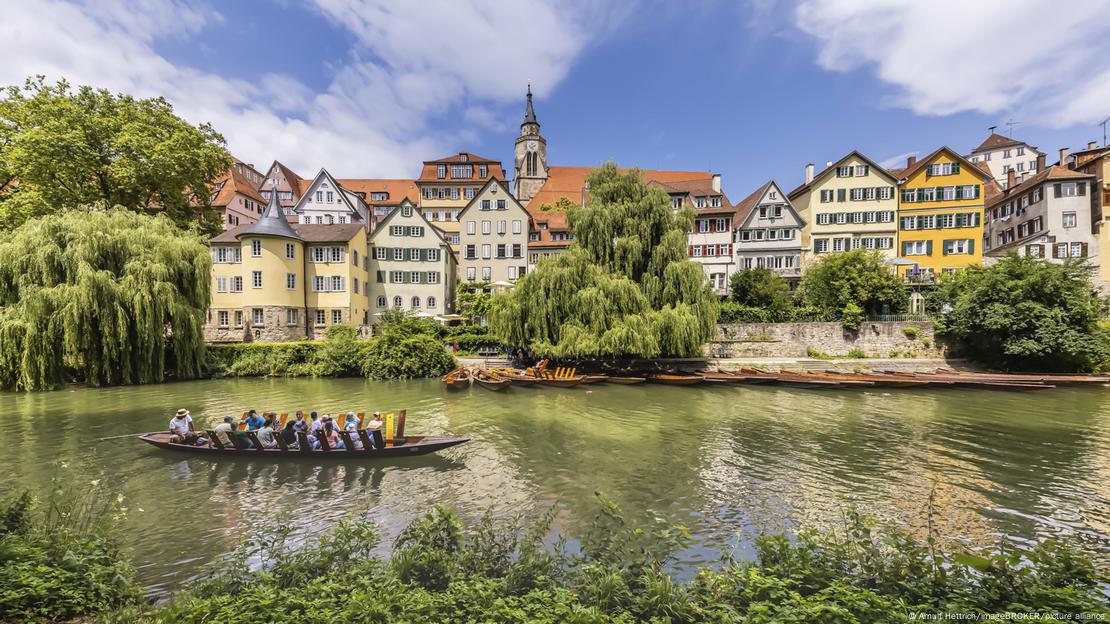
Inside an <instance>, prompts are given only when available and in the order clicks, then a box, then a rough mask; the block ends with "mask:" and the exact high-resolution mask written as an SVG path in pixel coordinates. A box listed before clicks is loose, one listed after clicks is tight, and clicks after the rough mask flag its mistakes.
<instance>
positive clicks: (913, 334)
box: [902, 327, 920, 340]
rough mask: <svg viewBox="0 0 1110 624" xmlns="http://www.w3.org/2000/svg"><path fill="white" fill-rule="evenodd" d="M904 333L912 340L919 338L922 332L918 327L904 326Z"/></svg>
mask: <svg viewBox="0 0 1110 624" xmlns="http://www.w3.org/2000/svg"><path fill="white" fill-rule="evenodd" d="M902 333H903V334H905V335H906V338H909V339H910V340H917V336H918V335H919V334H920V332H919V331H918V330H917V328H916V327H903V328H902Z"/></svg>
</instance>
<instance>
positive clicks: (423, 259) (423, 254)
mask: <svg viewBox="0 0 1110 624" xmlns="http://www.w3.org/2000/svg"><path fill="white" fill-rule="evenodd" d="M420 261H421V262H427V261H428V250H427V249H421V250H420Z"/></svg>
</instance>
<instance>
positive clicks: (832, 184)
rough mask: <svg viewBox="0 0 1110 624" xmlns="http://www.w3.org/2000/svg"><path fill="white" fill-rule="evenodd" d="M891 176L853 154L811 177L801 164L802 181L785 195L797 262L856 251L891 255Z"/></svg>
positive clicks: (894, 199)
mask: <svg viewBox="0 0 1110 624" xmlns="http://www.w3.org/2000/svg"><path fill="white" fill-rule="evenodd" d="M897 184H898V180H897V178H895V177H894V176H893V175H891V174H890V172H888V171H887V170H886V169H883V168H882V167H881V166H879V165H877V164H875V163H874V162H873V161H872V160H871V159H869V158H867V157H866V156H864V155H863V154H861V153H859V152H856V151H853V152H851V153H850V154H848V155H847V156H844V157H843V158H841V159H840V160H838V161H837V162H835V163H833V162H829V163H827V164H826V166H825V169H824V170H822V171H821V172H820V173H818V174H817V175H816V176H815V175H814V174H813V165H806V180H805V182H804V183H803V184H802V185H801V186H799V187H797V188H796V189H794V190H793V191H791V192H790V194H789V196H788V199H789V200H790V202H791V203H792V204H793V206H794V207H795V209H796V211H797V214H798V216H799V218H800V219H801V221H802V223H803V225H802V238H801V244H802V263H803V265H804V264H806V263H807V262H810V261H812V260H814V259H815V258H817V257H819V256H820V255H821V254H826V253H835V252H840V251H850V250H852V249H859V248H861V247H863V248H866V249H873V250H876V251H878V252H880V253H881V254H882V255H883V256H885V257H889V258H893V257H894V256H895V255H896V253H897V252H896V250H895V242H896V239H897V236H898V229H897V223H895V220H894V217H895V213H896V212H897V211H898V199H897V197H896V196H895V195H896V193H895V189H896V186H897Z"/></svg>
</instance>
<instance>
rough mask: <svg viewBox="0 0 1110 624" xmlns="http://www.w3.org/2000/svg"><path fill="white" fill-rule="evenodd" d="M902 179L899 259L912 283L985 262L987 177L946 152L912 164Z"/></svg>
mask: <svg viewBox="0 0 1110 624" xmlns="http://www.w3.org/2000/svg"><path fill="white" fill-rule="evenodd" d="M893 173H894V175H895V176H897V177H898V246H897V249H898V256H899V257H900V258H901V259H902V260H903V261H905V262H910V263H912V264H906V265H903V266H901V267H900V270H901V271H902V272H903V273H904V274H905V275H907V276H909V277H910V278H919V279H923V280H931V279H932V278H933V277H935V276H936V275H938V274H940V273H950V272H953V271H956V270H958V269H962V268H964V267H969V266H973V265H977V264H979V263H980V262H981V261H982V259H983V204H984V185H985V184H986V183H988V182H989V181H991V180H992V177H991V175H990V174H989V173H987V172H985V171H983V170H982V169H980V168H979V167H977V166H976V165H975V164H974V163H972V162H971V161H969V160H967V159H966V158H964V157H963V156H960V155H959V154H958V153H957V152H955V151H953V150H951V149H949V148H948V147H941V148H940V149H938V150H936V151H935V152H933V153H932V154H929V155H928V156H926V157H925V158H923V159H921V160H916V159H913V158H911V159H910V160H908V161H907V162H906V168H905V169H901V170H896V171H894V172H893Z"/></svg>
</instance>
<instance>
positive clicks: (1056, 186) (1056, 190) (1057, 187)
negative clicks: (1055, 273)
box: [1052, 184, 1063, 258]
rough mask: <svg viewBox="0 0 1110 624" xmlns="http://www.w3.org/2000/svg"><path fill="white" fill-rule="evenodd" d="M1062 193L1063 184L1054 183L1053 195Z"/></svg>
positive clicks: (1056, 195) (1058, 195) (1057, 195)
mask: <svg viewBox="0 0 1110 624" xmlns="http://www.w3.org/2000/svg"><path fill="white" fill-rule="evenodd" d="M1061 195H1063V191H1062V190H1061V185H1060V184H1053V185H1052V196H1053V197H1060V196H1061ZM1058 257H1059V256H1053V258H1058Z"/></svg>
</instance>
